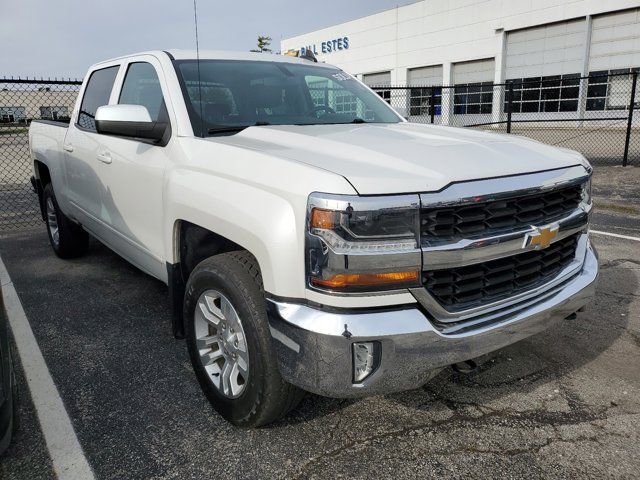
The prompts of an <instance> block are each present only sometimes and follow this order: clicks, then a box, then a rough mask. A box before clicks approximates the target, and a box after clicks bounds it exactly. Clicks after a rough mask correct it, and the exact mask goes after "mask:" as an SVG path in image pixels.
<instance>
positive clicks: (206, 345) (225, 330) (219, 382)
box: [194, 290, 249, 398]
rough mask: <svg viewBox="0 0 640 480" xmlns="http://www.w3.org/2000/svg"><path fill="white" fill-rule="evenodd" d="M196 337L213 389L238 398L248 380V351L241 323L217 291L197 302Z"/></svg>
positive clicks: (208, 293)
mask: <svg viewBox="0 0 640 480" xmlns="http://www.w3.org/2000/svg"><path fill="white" fill-rule="evenodd" d="M194 320H195V337H196V346H197V348H198V354H199V357H200V363H201V364H202V366H203V367H204V369H205V370H206V372H207V374H208V377H209V380H210V381H211V383H213V385H214V387H216V389H217V390H218V391H219V392H220V393H221V394H222V395H224V396H225V397H227V398H238V397H239V396H240V395H242V393H243V392H244V390H245V389H246V386H247V384H248V380H249V351H248V348H247V339H246V336H245V333H244V329H243V328H242V322H241V321H240V317H239V316H238V313H237V312H236V309H235V308H234V307H233V305H232V304H231V302H230V301H229V299H228V298H227V297H226V296H225V295H223V294H222V293H220V292H218V291H217V290H207V291H206V292H204V293H202V294H201V295H200V297H199V298H198V303H197V304H196V311H195V318H194Z"/></svg>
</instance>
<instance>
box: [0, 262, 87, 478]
mask: <svg viewBox="0 0 640 480" xmlns="http://www.w3.org/2000/svg"><path fill="white" fill-rule="evenodd" d="M0 285H2V296H3V298H4V304H5V307H6V310H7V316H8V317H9V325H10V327H11V331H12V332H13V337H14V339H15V342H16V347H17V349H18V355H19V356H20V362H21V364H22V368H23V369H24V374H25V377H26V378H27V384H28V386H29V391H30V392H31V399H32V400H33V404H34V406H35V409H36V412H37V414H38V420H39V422H40V427H41V429H42V434H43V435H44V439H45V442H46V443H47V449H48V451H49V456H50V457H51V462H52V463H53V469H54V471H55V473H56V476H57V477H58V478H59V479H60V480H91V479H94V478H95V477H94V475H93V471H92V470H91V467H90V466H89V462H88V461H87V458H86V457H85V455H84V452H83V451H82V447H81V446H80V442H78V437H76V433H75V431H74V430H73V426H72V425H71V420H70V419H69V415H68V414H67V411H66V409H65V408H64V404H63V403H62V399H61V398H60V394H59V393H58V389H57V388H56V385H55V383H54V382H53V379H52V378H51V375H50V374H49V369H48V368H47V364H46V362H45V361H44V357H43V356H42V352H41V351H40V347H38V342H36V339H35V337H34V336H33V331H32V330H31V325H29V320H28V319H27V316H26V315H25V313H24V310H23V308H22V304H21V303H20V298H18V293H17V292H16V289H15V288H14V286H13V282H12V281H11V278H10V277H9V272H7V269H6V267H5V266H4V262H3V261H2V258H0Z"/></svg>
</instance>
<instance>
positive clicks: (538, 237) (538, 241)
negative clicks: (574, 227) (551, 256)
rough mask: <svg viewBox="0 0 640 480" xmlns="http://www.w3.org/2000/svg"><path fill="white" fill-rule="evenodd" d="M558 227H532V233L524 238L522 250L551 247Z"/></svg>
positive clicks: (552, 225)
mask: <svg viewBox="0 0 640 480" xmlns="http://www.w3.org/2000/svg"><path fill="white" fill-rule="evenodd" d="M559 228H560V226H559V225H558V224H557V223H554V224H551V225H547V226H545V227H534V231H533V232H530V233H527V235H526V236H525V238H524V245H522V248H526V247H529V246H533V247H534V249H535V250H542V249H543V248H547V247H548V246H549V245H551V242H553V240H554V239H555V238H556V237H557V236H558V230H559Z"/></svg>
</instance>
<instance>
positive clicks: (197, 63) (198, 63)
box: [193, 0, 204, 137]
mask: <svg viewBox="0 0 640 480" xmlns="http://www.w3.org/2000/svg"><path fill="white" fill-rule="evenodd" d="M193 19H194V22H195V26H196V29H195V30H196V65H197V67H198V100H199V102H198V103H199V104H200V135H201V136H203V137H204V120H203V114H202V83H201V81H200V43H199V42H198V4H197V0H193Z"/></svg>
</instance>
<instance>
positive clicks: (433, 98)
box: [429, 87, 436, 123]
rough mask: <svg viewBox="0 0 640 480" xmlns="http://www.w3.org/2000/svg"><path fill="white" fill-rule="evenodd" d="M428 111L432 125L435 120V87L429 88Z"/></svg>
mask: <svg viewBox="0 0 640 480" xmlns="http://www.w3.org/2000/svg"><path fill="white" fill-rule="evenodd" d="M429 107H431V108H429V111H430V113H431V123H434V121H435V118H436V87H431V99H430V100H429Z"/></svg>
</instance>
